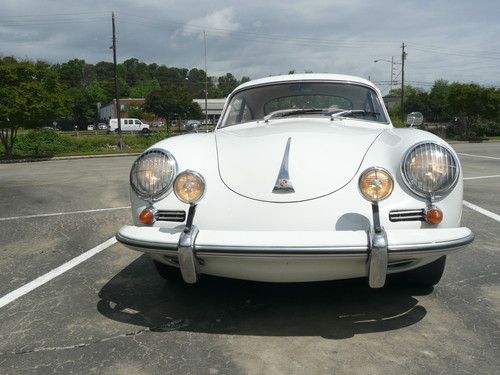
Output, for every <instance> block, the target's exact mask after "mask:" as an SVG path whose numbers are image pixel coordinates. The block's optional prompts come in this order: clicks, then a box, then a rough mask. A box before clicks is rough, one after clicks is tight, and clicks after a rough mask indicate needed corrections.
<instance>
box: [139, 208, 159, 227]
mask: <svg viewBox="0 0 500 375" xmlns="http://www.w3.org/2000/svg"><path fill="white" fill-rule="evenodd" d="M155 219H156V218H155V212H154V211H153V210H152V209H151V208H145V209H144V210H142V212H141V213H140V214H139V221H140V222H141V223H143V224H145V225H150V224H153V223H154V222H155Z"/></svg>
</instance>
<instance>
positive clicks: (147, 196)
mask: <svg viewBox="0 0 500 375" xmlns="http://www.w3.org/2000/svg"><path fill="white" fill-rule="evenodd" d="M152 153H160V154H163V155H164V156H166V159H167V163H168V164H169V165H170V166H171V168H172V178H171V180H170V182H169V183H168V184H167V185H166V186H165V187H164V188H163V189H161V190H160V191H159V192H157V193H155V194H144V193H143V192H142V191H140V190H139V189H138V188H137V186H135V185H134V184H133V183H132V176H133V173H134V172H135V168H136V167H137V164H138V163H139V161H140V160H141V158H143V157H144V156H145V155H149V154H152ZM177 170H178V166H177V160H175V158H174V155H172V154H171V153H170V152H168V151H167V150H163V149H161V148H152V149H149V150H146V151H144V152H143V153H142V154H141V155H139V157H138V158H137V159H135V161H134V164H132V168H130V174H129V182H130V186H131V187H132V190H133V191H134V192H135V194H137V196H138V197H139V198H141V199H144V200H146V201H148V202H150V203H151V202H156V201H159V200H161V199H162V198H164V197H165V196H166V195H168V194H170V192H171V191H172V186H173V184H174V179H175V176H176V175H177Z"/></svg>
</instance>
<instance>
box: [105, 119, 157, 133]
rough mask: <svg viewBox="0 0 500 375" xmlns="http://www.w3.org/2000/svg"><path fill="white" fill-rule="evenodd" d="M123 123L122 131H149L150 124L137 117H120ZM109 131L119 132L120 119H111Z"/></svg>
mask: <svg viewBox="0 0 500 375" xmlns="http://www.w3.org/2000/svg"><path fill="white" fill-rule="evenodd" d="M120 122H121V124H122V132H141V133H149V131H150V129H149V124H145V123H143V122H142V121H141V120H139V119H137V118H122V119H120ZM109 131H110V132H118V120H117V119H115V118H112V119H110V120H109Z"/></svg>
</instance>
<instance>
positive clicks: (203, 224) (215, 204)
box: [117, 74, 474, 287]
mask: <svg viewBox="0 0 500 375" xmlns="http://www.w3.org/2000/svg"><path fill="white" fill-rule="evenodd" d="M287 82H297V83H299V84H301V83H307V82H322V83H323V82H337V83H342V84H345V85H360V86H363V87H366V88H369V89H370V90H372V91H373V93H374V94H375V95H376V96H377V98H378V100H379V101H380V102H381V103H383V101H382V96H381V94H380V91H379V90H378V89H377V88H376V87H375V86H374V85H373V84H372V83H371V82H369V81H367V80H364V79H361V78H357V77H352V76H341V75H332V74H306V75H289V76H278V77H269V78H265V79H260V80H256V81H250V82H247V83H245V84H243V85H241V86H239V87H238V88H236V89H235V90H234V92H233V93H232V94H231V95H230V96H229V97H228V100H227V102H226V105H225V108H224V112H223V114H222V116H221V120H220V121H219V124H218V125H217V128H216V129H215V131H214V132H213V133H198V134H188V135H183V136H177V137H172V138H168V139H165V140H163V141H161V142H159V143H157V144H156V145H154V146H153V147H152V148H151V150H154V149H160V150H166V151H168V152H169V153H170V154H172V155H173V156H174V157H175V160H176V161H177V171H184V170H187V169H189V170H194V171H197V172H198V173H200V174H201V175H202V176H203V177H204V179H205V181H206V193H205V196H204V197H203V199H202V200H201V201H200V202H199V203H198V205H197V208H196V214H195V216H194V225H195V226H196V231H195V232H194V233H191V234H189V235H187V236H186V234H185V233H183V230H184V228H185V226H186V224H185V223H184V222H170V221H163V220H160V219H158V220H156V221H155V222H154V223H153V224H151V225H144V224H142V223H141V222H140V221H139V220H138V216H139V214H140V213H141V212H142V211H143V210H144V209H145V208H148V207H152V208H154V210H156V211H158V212H160V213H162V212H167V211H169V212H173V211H181V212H184V213H186V212H188V209H189V205H187V204H185V203H182V202H181V201H180V200H179V199H177V197H176V195H175V194H174V193H170V194H168V195H166V196H165V197H163V198H162V199H160V200H158V201H156V202H148V201H147V200H144V199H142V198H140V197H139V196H138V195H137V194H136V193H135V191H134V190H133V189H131V202H132V217H133V220H134V223H133V225H127V226H125V227H123V228H121V229H120V231H119V232H118V234H117V239H118V240H119V241H120V242H121V243H123V244H125V245H126V246H127V247H129V248H132V249H135V250H138V251H142V252H144V253H147V254H148V255H150V256H151V257H152V258H153V259H154V260H155V261H156V262H160V263H162V264H166V265H170V266H175V267H179V266H180V268H181V271H182V275H183V277H184V279H185V280H186V281H187V282H194V281H196V280H197V277H198V275H200V274H209V275H215V276H223V277H230V278H237V279H247V280H256V281H266V282H305V281H321V280H336V279H347V278H357V277H369V279H370V285H371V286H372V287H380V286H382V285H383V284H384V282H385V276H386V274H390V273H395V272H403V271H408V270H411V269H415V268H417V267H421V266H423V265H425V264H429V263H431V262H433V261H436V260H437V259H439V258H440V257H442V256H443V255H446V254H448V253H450V252H452V251H455V250H456V249H457V248H458V247H460V246H463V245H465V244H467V243H470V242H471V241H472V240H473V238H474V236H473V234H472V232H471V231H470V230H469V229H468V228H465V227H461V225H460V220H461V215H462V192H463V182H462V176H461V171H459V173H460V176H459V178H458V180H457V182H456V185H455V186H454V187H453V189H452V190H451V192H449V194H448V195H446V196H445V197H444V198H442V199H440V200H438V201H437V202H435V204H436V205H437V206H439V208H440V209H441V210H442V212H443V213H444V216H443V220H442V222H441V223H440V224H437V225H430V224H428V223H427V222H425V221H399V222H393V221H391V220H390V219H389V213H390V212H391V211H395V210H415V209H419V210H424V209H426V207H427V206H428V205H429V202H427V201H426V200H425V199H423V198H421V197H419V196H417V195H415V194H413V193H412V192H411V191H410V190H409V188H408V187H407V186H406V185H405V183H404V181H403V177H402V175H401V173H402V172H401V163H402V158H403V156H404V155H405V153H406V152H407V151H408V150H409V149H410V148H411V147H412V146H414V145H416V144H418V143H420V142H435V143H437V144H442V145H445V146H446V143H445V142H444V141H443V140H442V139H440V138H438V137H437V136H435V135H433V134H431V133H428V132H424V131H421V130H418V129H413V128H409V129H397V128H394V127H393V126H392V124H391V122H390V119H389V115H388V113H387V111H386V109H385V107H383V106H382V111H384V113H383V114H382V115H385V118H386V119H387V121H385V122H377V123H376V122H374V121H364V120H361V119H353V118H347V117H346V118H335V119H333V117H332V119H330V117H325V118H321V117H320V118H318V117H314V116H311V117H308V116H298V117H289V118H288V117H287V118H279V119H269V120H268V121H249V122H246V123H242V124H238V125H233V126H228V127H221V123H222V122H223V121H224V116H225V115H226V114H227V113H226V112H227V111H228V110H229V109H228V103H229V102H230V101H231V98H232V97H234V96H235V95H236V94H237V93H240V92H243V90H246V89H248V88H253V87H259V86H265V85H275V84H283V83H287ZM290 139H291V140H290ZM287 141H288V142H289V143H290V145H289V147H287V148H289V155H288V151H287V152H286V154H287V158H289V175H290V180H291V181H293V188H294V190H295V191H294V193H292V194H275V193H273V187H274V186H275V182H276V180H277V175H278V172H279V171H280V166H281V165H282V162H283V160H284V155H283V153H284V149H285V145H286V144H287ZM448 148H449V150H450V151H451V152H452V153H454V152H453V150H452V149H451V147H448ZM457 160H458V159H457ZM373 166H380V167H383V168H384V169H385V170H387V171H388V172H389V173H390V174H391V175H392V176H393V178H394V188H393V191H392V194H391V195H390V196H389V197H388V198H387V199H385V200H383V201H381V202H379V203H378V209H379V216H380V224H381V227H382V231H383V233H382V234H380V233H379V235H375V234H374V227H375V223H374V212H373V208H372V204H371V203H370V202H369V201H367V200H366V199H364V198H363V196H362V195H361V193H360V188H359V185H358V181H359V178H360V175H361V174H362V173H363V171H365V170H366V169H368V168H370V167H373ZM459 168H460V166H459ZM375 232H377V231H375ZM380 249H382V250H381V252H379V250H380ZM184 255H186V257H185V256H184ZM190 267H192V269H191V270H190V269H189V268H190ZM193 270H194V272H195V273H196V275H189V273H190V272H191V271H193Z"/></svg>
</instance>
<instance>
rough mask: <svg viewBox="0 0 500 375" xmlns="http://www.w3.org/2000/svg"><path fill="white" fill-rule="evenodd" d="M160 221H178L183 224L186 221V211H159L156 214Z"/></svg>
mask: <svg viewBox="0 0 500 375" xmlns="http://www.w3.org/2000/svg"><path fill="white" fill-rule="evenodd" d="M156 220H158V221H177V222H180V223H181V222H183V221H184V220H186V211H163V210H159V211H158V213H157V214H156Z"/></svg>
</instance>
